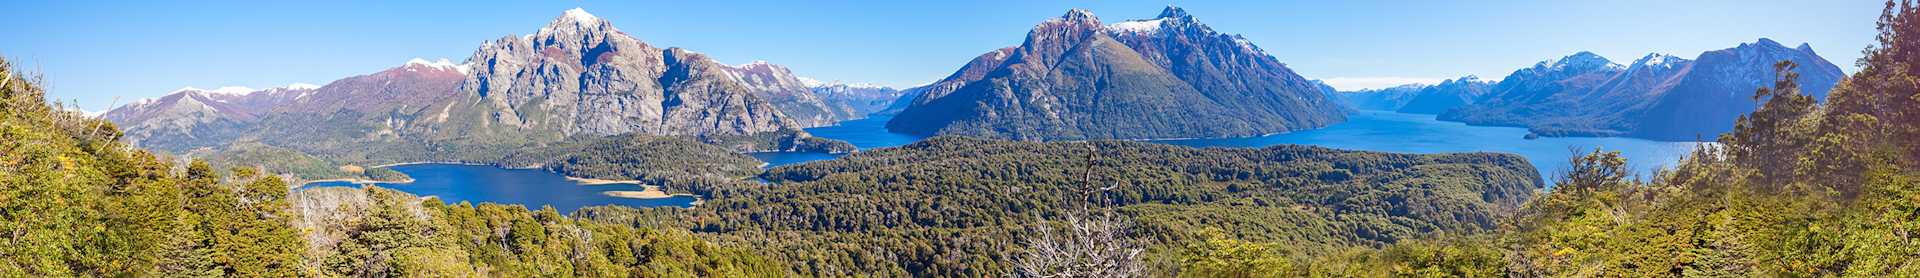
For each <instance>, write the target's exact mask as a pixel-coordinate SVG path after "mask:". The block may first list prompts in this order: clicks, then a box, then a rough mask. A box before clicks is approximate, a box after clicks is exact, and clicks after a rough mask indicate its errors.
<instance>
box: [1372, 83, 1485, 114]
mask: <svg viewBox="0 0 1920 278" xmlns="http://www.w3.org/2000/svg"><path fill="white" fill-rule="evenodd" d="M1493 84H1494V83H1493V82H1489V81H1485V80H1481V79H1480V77H1478V76H1466V77H1460V78H1455V79H1448V80H1446V81H1441V82H1440V83H1439V84H1408V85H1400V86H1394V87H1390V88H1382V89H1372V90H1361V91H1354V92H1344V93H1338V94H1337V95H1338V96H1337V97H1338V98H1339V99H1340V101H1342V102H1345V103H1346V104H1347V105H1349V106H1352V107H1354V108H1359V109H1367V110H1388V111H1396V112H1400V113H1414V114H1439V113H1441V112H1446V111H1447V110H1451V109H1453V108H1457V107H1460V106H1465V105H1467V104H1472V103H1474V101H1475V100H1476V99H1478V98H1480V97H1481V96H1483V95H1486V93H1487V91H1488V90H1490V89H1491V88H1492V87H1493Z"/></svg>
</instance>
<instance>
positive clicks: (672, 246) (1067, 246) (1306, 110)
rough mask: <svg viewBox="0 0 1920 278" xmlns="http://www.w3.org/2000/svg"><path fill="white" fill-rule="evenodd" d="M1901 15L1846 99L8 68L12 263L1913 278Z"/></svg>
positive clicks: (1739, 54) (1036, 71)
mask: <svg viewBox="0 0 1920 278" xmlns="http://www.w3.org/2000/svg"><path fill="white" fill-rule="evenodd" d="M1888 3H1889V4H1888V5H1887V8H1886V9H1885V10H1884V11H1883V16H1881V17H1880V18H1879V21H1878V22H1879V23H1880V24H1879V27H1878V29H1877V31H1878V33H1879V34H1880V37H1879V39H1878V41H1877V42H1876V43H1875V45H1874V46H1873V47H1870V48H1867V50H1866V51H1865V53H1866V54H1865V57H1864V58H1861V59H1860V61H1858V63H1859V64H1860V65H1861V67H1862V68H1861V69H1860V70H1859V71H1858V72H1854V73H1852V74H1848V73H1846V72H1843V71H1842V70H1841V69H1840V67H1838V66H1836V65H1835V64H1834V63H1832V62H1830V61H1828V60H1826V58H1822V57H1821V56H1820V55H1818V54H1816V53H1815V52H1814V50H1813V48H1812V46H1811V45H1808V44H1800V45H1798V46H1795V47H1788V46H1786V45H1784V44H1781V43H1780V42H1777V41H1774V40H1773V39H1769V38H1758V39H1756V40H1754V41H1753V42H1749V43H1740V44H1738V45H1734V46H1732V47H1730V48H1726V49H1721V50H1713V51H1707V52H1704V53H1700V54H1698V55H1695V56H1692V57H1693V58H1691V59H1688V58H1684V57H1681V56H1675V55H1669V54H1662V53H1652V54H1648V55H1646V56H1643V57H1641V58H1638V59H1635V60H1633V61H1632V62H1630V63H1628V64H1626V65H1622V64H1619V63H1616V62H1614V61H1613V60H1609V59H1608V58H1605V57H1601V56H1600V55H1597V54H1594V53H1591V52H1585V51H1581V52H1576V53H1573V54H1571V55H1568V56H1564V57H1559V58H1554V59H1548V60H1544V61H1541V62H1538V63H1535V64H1532V65H1525V66H1522V67H1518V69H1516V70H1514V71H1513V72H1512V73H1511V74H1508V75H1507V76H1504V77H1503V78H1500V79H1499V80H1492V79H1482V78H1481V77H1478V76H1463V77H1459V78H1454V79H1449V80H1445V81H1442V82H1437V83H1435V84H1406V85H1402V86H1397V87H1390V88H1381V89H1369V90H1343V89H1342V88H1336V87H1334V86H1332V85H1329V84H1327V83H1326V82H1322V81H1319V80H1315V79H1311V78H1308V77H1306V76H1312V75H1311V72H1312V70H1313V69H1308V68H1299V69H1296V68H1292V67H1290V65H1289V64H1287V63H1284V62H1283V61H1281V60H1280V58H1278V57H1276V55H1273V54H1270V53H1268V52H1267V50H1265V49H1263V48H1261V47H1260V46H1259V45H1257V44H1256V42H1254V41H1252V40H1250V39H1248V38H1246V37H1244V36H1241V35H1237V34H1233V33H1229V32H1228V31H1231V30H1233V29H1236V28H1239V27H1235V26H1225V25H1222V26H1220V27H1221V28H1219V29H1216V28H1215V27H1214V26H1210V25H1208V24H1204V23H1202V21H1201V20H1200V18H1201V17H1199V16H1196V15H1193V14H1190V13H1188V11H1186V10H1185V9H1182V8H1180V7H1173V6H1168V7H1166V8H1164V9H1162V10H1161V12H1159V13H1158V15H1156V16H1154V17H1153V18H1148V19H1133V20H1117V21H1114V20H1103V19H1101V18H1100V17H1098V16H1095V15H1094V14H1093V12H1091V11H1089V10H1084V9H1072V10H1068V11H1066V12H1065V13H1064V14H1061V15H1059V16H1057V17H1052V18H1039V19H1036V20H1035V21H1036V22H1037V23H1035V24H1034V25H1032V27H1031V28H1030V29H1027V30H1024V31H1025V33H1024V36H1021V34H1020V32H1019V31H1022V30H1007V32H1008V37H1019V38H1022V39H1021V41H1020V43H1019V44H1018V45H1011V46H1006V47H1004V48H998V49H981V50H984V51H985V52H984V53H983V54H980V55H978V56H975V57H974V58H972V59H971V60H968V61H943V62H944V63H950V64H946V66H953V67H955V69H954V71H953V72H952V73H951V74H950V75H947V76H945V77H943V78H940V79H938V80H932V81H931V82H930V83H926V84H923V85H919V86H913V87H908V88H893V87H886V86H878V85H871V84H864V83H857V82H841V81H833V82H822V81H819V80H816V79H813V78H809V77H807V76H806V75H805V73H804V72H799V73H797V72H795V71H794V70H791V69H789V68H787V67H784V66H781V65H779V64H776V63H773V62H767V61H756V62H752V63H746V64H733V65H730V64H723V63H720V62H718V61H717V60H716V58H715V57H710V56H708V55H707V54H703V53H701V52H697V51H696V50H690V49H684V48H679V47H673V46H663V45H655V44H652V43H649V42H647V41H644V40H642V39H641V38H637V37H635V36H633V35H630V34H628V33H627V32H624V31H622V30H621V29H620V28H618V27H616V25H615V24H614V22H612V21H610V20H607V19H603V18H600V17H598V16H595V15H593V14H591V13H589V12H587V11H586V10H584V9H578V8H576V9H572V10H566V11H562V12H561V13H560V15H559V16H558V17H555V18H553V19H552V20H551V21H549V22H548V23H547V24H546V25H544V26H537V29H530V30H531V31H532V32H531V33H528V34H505V35H502V36H499V37H497V38H493V39H491V40H487V41H485V42H483V43H480V44H479V45H478V46H476V47H475V48H474V49H473V51H472V53H471V55H470V56H468V57H465V58H461V59H458V60H449V59H440V60H427V59H414V60H411V61H406V62H404V63H398V65H395V66H393V67H391V68H385V69H380V70H377V71H373V72H370V73H366V74H361V75H355V76H346V77H340V78H339V79H335V80H333V81H331V82H327V83H326V84H323V85H312V84H292V85H287V86H283V87H276V88H267V89H252V88H242V87H223V88H215V89H200V88H191V87H189V88H182V89H179V90H177V91H173V92H170V93H168V94H166V95H164V96H161V97H157V98H151V99H144V100H140V101H137V102H133V103H129V104H126V105H123V106H119V107H115V108H113V109H112V110H109V111H107V112H104V114H101V115H100V116H97V117H95V116H90V115H87V114H83V113H80V112H77V111H71V110H68V109H67V108H65V107H63V106H62V104H60V103H57V102H51V103H50V102H49V101H47V99H48V97H47V89H46V88H47V87H46V86H45V85H44V84H41V83H39V81H37V79H32V78H25V77H26V76H28V75H27V73H25V72H22V71H19V70H17V69H15V66H14V65H12V64H8V63H7V62H6V60H0V76H4V77H5V81H0V111H4V113H0V139H5V140H0V166H3V167H0V168H3V169H5V170H0V184H4V186H0V276H8V277H13V276H22V277H26V276H41V277H63V276H134V277H147V276H167V277H173V276H196V277H199V276H241V277H269V276H270V277H394V276H427V277H795V276H807V277H814V276H822V277H849V276H860V277H867V276H885V277H908V276H910V277H981V276H1018V277H1301V276H1311V277H1412V276H1420V277H1493V276H1507V277H1543V276H1553V277H1563V276H1575V277H1590V276H1609V277H1612V276H1626V277H1655V276H1657V277H1694V276H1700V277H1735V276H1792V277H1801V276H1822V277H1825V276H1850V277H1894V276H1911V275H1915V274H1920V262H1916V261H1915V260H1914V258H1920V256H1917V254H1920V241H1915V240H1913V238H1914V236H1912V235H1920V229H1916V227H1920V207H1917V206H1916V205H1915V202H1914V200H1920V183H1917V182H1916V181H1920V143H1917V142H1916V141H1915V140H1913V139H1911V138H1914V136H1917V135H1920V119H1916V117H1920V116H1917V115H1920V110H1917V109H1920V95H1916V94H1915V93H1914V92H1920V89H1916V88H1920V82H1917V81H1916V80H1920V78H1915V76H1920V62H1916V61H1920V54H1915V53H1920V51H1916V50H1920V39H1916V38H1920V37H1915V36H1916V34H1920V20H1916V18H1920V17H1917V16H1920V7H1916V6H1915V5H1912V4H1911V3H1908V2H1906V1H1899V2H1897V4H1896V2H1895V1H1889V2H1888ZM529 27H535V26H529ZM1269 43H1277V42H1269ZM1489 134H1498V135H1499V136H1498V137H1499V138H1496V136H1491V135H1489ZM1462 138H1464V139H1462ZM1343 141H1366V142H1367V143H1353V142H1343ZM1466 141H1474V142H1466ZM1436 142H1437V143H1436ZM1434 144H1442V145H1447V146H1433V145H1434ZM1589 144H1592V145H1589ZM1516 146H1518V147H1516ZM1340 147H1351V148H1352V149H1341V148H1340ZM1543 148H1554V149H1555V150H1558V149H1566V150H1567V152H1566V153H1564V154H1553V155H1546V154H1542V153H1543V152H1541V151H1539V150H1541V149H1543ZM1620 149H1627V150H1632V151H1647V152H1659V154H1658V155H1647V154H1639V153H1635V154H1622V153H1621V152H1620V151H1618V150H1620ZM1515 150H1521V151H1515ZM790 157H801V158H794V159H788V158H790ZM775 158H779V159H775ZM1629 158H1632V159H1631V160H1630V159H1629ZM1643 158H1648V159H1643ZM409 164H411V165H409ZM401 165H405V166H401ZM422 165H424V166H426V167H419V166H422ZM410 166H413V167H410ZM476 169H479V170H476ZM450 176H457V177H455V178H456V179H447V178H448V177H450ZM428 179H433V180H431V181H432V182H427V181H426V180H428ZM563 187H564V188H563ZM501 196H506V197H514V198H500V197H501ZM636 200H638V201H636ZM556 206H558V208H557V207H556Z"/></svg>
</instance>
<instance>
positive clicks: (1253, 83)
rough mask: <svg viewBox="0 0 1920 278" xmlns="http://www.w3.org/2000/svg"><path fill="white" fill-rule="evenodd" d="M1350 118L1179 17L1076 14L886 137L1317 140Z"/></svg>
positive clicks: (1240, 43)
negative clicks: (1321, 131)
mask: <svg viewBox="0 0 1920 278" xmlns="http://www.w3.org/2000/svg"><path fill="white" fill-rule="evenodd" d="M1344 112H1345V111H1344V110H1342V108H1341V106H1340V105H1339V104H1338V103H1336V102H1335V101H1334V100H1332V99H1330V97H1329V96H1327V95H1326V94H1324V93H1322V92H1321V90H1320V88H1319V87H1317V86H1315V84H1314V83H1313V82H1312V81H1311V80H1308V79H1306V78H1304V77H1301V76H1300V75H1299V74H1296V73H1294V72H1293V70H1292V69H1289V68H1287V67H1286V65H1285V64H1282V63H1280V61H1279V60H1277V59H1275V58H1274V57H1273V56H1272V55H1268V54H1267V53H1266V52H1265V51H1263V50H1261V49H1260V48H1259V47H1258V46H1254V45H1253V44H1252V43H1251V42H1249V41H1247V39H1246V38H1243V37H1240V36H1238V35H1229V34H1223V33H1220V32H1216V31H1214V30H1213V29H1212V28H1211V27H1208V26H1207V25H1205V24H1201V23H1200V22H1199V21H1197V20H1195V19H1194V18H1193V16H1191V15H1188V14H1187V13H1186V11H1185V10H1181V9H1180V8H1175V7H1168V8H1167V9H1166V10H1164V11H1162V12H1161V13H1160V16H1159V17H1157V18H1154V19H1150V20H1134V21H1126V22H1120V23H1115V24H1112V25H1103V24H1102V23H1101V21H1100V19H1098V18H1095V17H1094V16H1093V14H1092V13H1091V12H1088V11H1086V10H1080V9H1074V10H1072V11H1068V12H1067V14H1066V15H1062V16H1061V17H1059V18H1055V19H1049V20H1047V21H1046V22H1042V23H1040V24H1038V25H1035V26H1034V28H1033V30H1031V31H1029V32H1028V33H1027V37H1026V40H1025V42H1023V43H1021V45H1020V46H1017V47H1010V48H1003V49H1000V50H995V51H992V52H988V53H986V54H983V55H981V56H979V57H977V58H974V59H973V60H972V61H970V62H968V63H967V64H966V65H965V66H963V67H961V68H960V69H959V70H957V71H956V72H955V73H954V74H953V75H951V76H949V77H948V78H947V79H944V80H941V81H938V82H935V83H933V84H931V85H929V86H928V87H927V89H926V91H925V92H924V93H922V94H920V95H919V96H917V97H916V98H915V99H914V100H913V102H912V104H911V105H909V106H908V107H907V108H906V109H904V110H902V111H901V112H900V113H899V114H898V115H896V116H895V117H894V118H893V119H892V120H891V121H889V122H888V123H887V129H889V130H893V131H896V132H905V133H914V134H924V135H932V134H951V135H972V136H988V137H998V138H1010V139H1018V140H1075V139H1152V138H1192V137H1235V136H1255V135H1263V134H1271V133H1280V132H1288V131H1295V130H1303V129H1312V128H1318V127H1322V126H1326V125H1330V124H1333V123H1338V122H1341V121H1344V120H1345V117H1346V116H1345V113H1344Z"/></svg>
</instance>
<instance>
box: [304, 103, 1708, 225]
mask: <svg viewBox="0 0 1920 278" xmlns="http://www.w3.org/2000/svg"><path fill="white" fill-rule="evenodd" d="M889 119H891V118H890V117H887V116H877V117H872V118H867V119H862V120H854V121H847V122H844V123H842V124H840V125H835V126H827V127H817V128H809V129H807V132H809V133H813V135H814V136H820V137H825V138H832V139H838V140H844V141H847V142H849V143H853V145H854V146H856V147H859V148H860V149H861V150H870V149H875V148H885V147H894V146H900V145H906V144H910V143H913V142H914V141H917V140H919V139H920V137H918V136H913V135H907V134H899V133H892V132H887V129H886V123H887V120H889ZM1526 134H1527V131H1526V129H1521V128H1512V127H1490V126H1469V125H1466V124H1462V123H1456V122H1445V121H1438V120H1434V116H1433V115H1421V114H1403V113H1395V112H1388V111H1359V112H1355V113H1353V114H1351V115H1348V118H1347V122H1346V123H1341V124H1338V125H1334V126H1331V127H1327V128H1322V129H1315V130H1307V131H1300V132H1293V133H1286V134H1276V135H1270V136H1261V137H1248V138H1224V139H1184V140H1155V141H1147V142H1154V143H1162V144H1172V145H1182V146H1193V147H1265V146H1272V145H1278V144H1300V145H1317V146H1324V147H1329V148H1336V149H1348V150H1367V151H1383V152H1406V153H1446V152H1503V153H1514V154H1519V155H1522V156H1525V157H1527V160H1528V161H1532V162H1533V163H1534V166H1535V168H1538V169H1539V170H1540V172H1541V176H1542V177H1547V178H1548V179H1549V180H1551V177H1552V174H1553V173H1556V172H1557V171H1559V170H1560V169H1563V168H1566V167H1567V162H1566V161H1567V158H1568V157H1569V156H1571V154H1572V152H1571V151H1570V150H1572V149H1578V150H1592V149H1593V148H1595V147H1599V148H1603V149H1606V150H1618V151H1621V152H1622V154H1624V155H1625V156H1626V157H1627V162H1628V166H1629V167H1631V168H1633V169H1634V170H1635V172H1637V173H1640V174H1642V175H1647V174H1649V173H1651V172H1652V170H1653V169H1654V168H1656V167H1661V166H1670V165H1672V164H1673V163H1674V162H1675V161H1677V160H1678V159H1679V158H1680V156H1682V155H1685V154H1687V153H1688V152H1689V151H1691V150H1692V149H1693V147H1694V146H1695V145H1697V144H1700V143H1698V142H1660V141H1651V140H1643V139H1633V138H1624V137H1605V138H1586V137H1576V138H1548V137H1543V138H1539V139H1533V140H1528V139H1525V138H1524V136H1526ZM752 155H753V157H755V158H758V159H760V160H762V161H766V162H767V163H768V167H772V166H780V165H787V164H794V163H801V162H807V161H816V160H827V159H834V158H836V157H838V155H834V154H825V153H754V154H752ZM393 169H394V170H399V171H400V172H402V173H406V174H407V175H409V176H412V177H413V178H414V180H416V181H415V182H412V183H380V184H378V185H379V186H382V187H387V188H393V189H398V190H400V191H406V192H408V193H413V194H416V195H422V196H437V197H439V198H441V199H443V200H445V201H446V202H448V203H456V202H461V201H468V202H473V203H481V202H493V203H507V204H520V205H525V206H527V207H529V208H538V207H540V206H553V207H554V208H555V209H559V210H560V211H563V212H570V211H573V210H574V209H578V208H580V207H585V206H596V205H608V204H617V205H627V206H634V207H656V206H680V207H686V206H690V205H691V204H692V203H693V202H694V201H696V200H697V199H696V198H694V197H689V196H675V197H672V198H665V199H628V198H615V197H611V196H606V195H603V194H601V192H605V191H612V190H640V186H638V185H632V184H612V185H581V184H580V183H577V182H574V181H569V180H567V179H566V178H565V177H563V176H561V175H559V174H554V173H550V172H546V171H541V170H530V169H502V168H497V167H493V166H481V165H454V164H414V165H403V166H395V167H393ZM352 185H353V184H351V183H346V182H319V183H309V184H307V185H305V187H315V186H352Z"/></svg>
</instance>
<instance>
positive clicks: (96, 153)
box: [0, 61, 312, 277]
mask: <svg viewBox="0 0 1920 278" xmlns="http://www.w3.org/2000/svg"><path fill="white" fill-rule="evenodd" d="M0 79H4V80H5V81H0V84H4V85H0V113H4V114H0V238H4V240H0V258H5V259H4V260H0V276H5V277H24V276H128V275H131V276H201V275H245V276H254V277H295V276H306V275H308V274H311V273H312V272H311V271H310V270H309V269H306V268H305V267H304V266H303V265H302V264H301V263H300V257H299V251H300V246H301V245H300V240H299V239H300V238H299V234H298V233H297V232H296V231H295V230H293V229H291V228H290V226H289V225H288V224H287V223H288V222H287V221H288V220H289V217H291V212H290V211H289V210H288V205H287V202H286V200H285V197H286V188H287V186H286V184H285V183H284V182H282V181H280V180H279V179H277V178H266V177H261V176H260V175H259V174H257V173H255V172H253V171H250V170H245V169H241V170H236V171H234V173H233V175H231V176H228V177H222V176H221V175H220V174H219V173H218V171H215V170H214V169H213V168H212V167H210V166H207V165H206V164H205V163H199V162H196V163H194V164H193V165H191V166H189V167H187V168H186V169H185V173H184V174H181V173H176V172H174V167H173V166H172V165H169V164H168V163H166V162H165V161H163V160H161V159H159V158H156V157H155V156H153V155H152V154H149V153H147V152H145V151H141V150H138V149H133V148H129V147H127V146H125V145H123V144H121V143H118V142H116V141H115V139H117V137H118V136H119V132H118V131H116V130H115V128H114V127H113V125H112V124H109V123H106V121H104V120H100V119H93V118H88V117H83V116H81V115H79V113H75V112H69V111H65V110H61V109H58V108H56V107H54V106H50V105H48V104H47V103H46V102H45V100H44V97H45V96H44V91H42V90H41V88H39V87H38V85H37V82H36V81H37V80H29V79H26V78H24V77H23V75H21V74H19V73H18V72H14V71H13V70H12V67H11V66H9V65H7V64H6V63H5V62H4V61H0Z"/></svg>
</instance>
